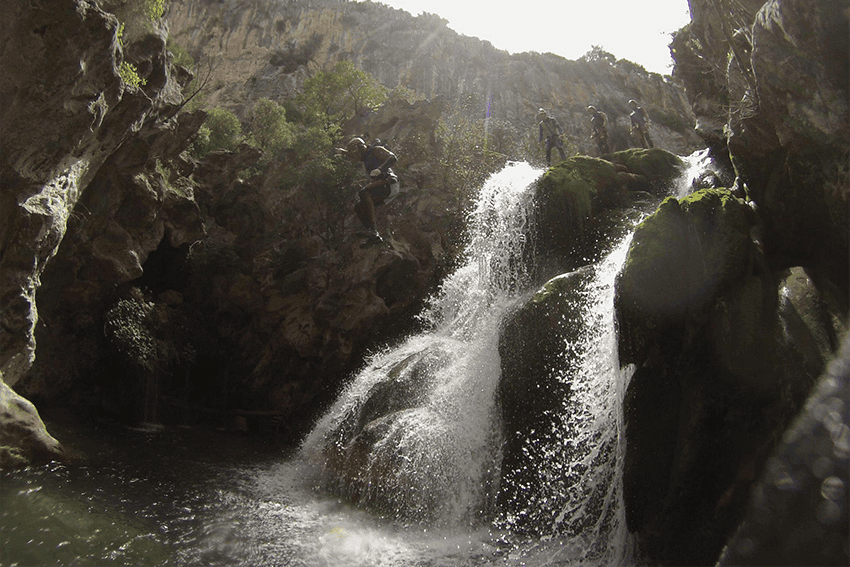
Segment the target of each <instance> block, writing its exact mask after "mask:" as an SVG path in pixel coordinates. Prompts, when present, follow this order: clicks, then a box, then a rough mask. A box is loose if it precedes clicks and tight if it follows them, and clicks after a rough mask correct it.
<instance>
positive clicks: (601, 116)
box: [587, 106, 611, 156]
mask: <svg viewBox="0 0 850 567" xmlns="http://www.w3.org/2000/svg"><path fill="white" fill-rule="evenodd" d="M587 112H588V114H590V130H591V131H590V137H591V139H593V140H594V141H595V142H596V147H597V148H599V155H603V156H604V155H605V154H607V153H609V152H610V151H611V149H610V148H609V147H608V129H607V128H606V126H607V125H608V116H607V115H606V114H605V113H604V112H602V111H601V110H596V107H595V106H588V107H587Z"/></svg>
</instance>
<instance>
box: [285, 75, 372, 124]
mask: <svg viewBox="0 0 850 567" xmlns="http://www.w3.org/2000/svg"><path fill="white" fill-rule="evenodd" d="M298 100H299V103H300V105H301V106H302V108H303V109H304V117H305V119H306V120H307V121H309V122H316V121H321V120H327V121H328V122H329V123H336V124H342V123H343V122H345V121H346V120H348V119H349V118H352V117H354V116H358V115H359V114H361V113H362V112H363V111H364V110H367V109H373V108H377V107H378V106H380V105H381V104H383V102H384V101H385V100H387V89H386V87H384V86H383V85H381V84H380V83H379V82H378V81H377V80H375V78H374V77H373V76H372V75H370V74H369V73H366V72H365V71H362V70H360V69H357V68H355V67H354V64H352V63H351V62H350V61H340V62H339V63H337V64H336V66H334V68H333V70H331V71H320V72H319V73H316V74H315V75H313V76H312V77H310V78H309V79H307V80H306V81H304V91H303V92H302V93H301V94H300V95H299V97H298Z"/></svg>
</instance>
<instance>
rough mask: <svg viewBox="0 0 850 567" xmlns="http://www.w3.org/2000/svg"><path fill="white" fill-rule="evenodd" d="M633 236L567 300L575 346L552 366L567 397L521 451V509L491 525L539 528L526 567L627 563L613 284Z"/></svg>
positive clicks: (621, 374) (622, 380)
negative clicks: (527, 466) (524, 468)
mask: <svg viewBox="0 0 850 567" xmlns="http://www.w3.org/2000/svg"><path fill="white" fill-rule="evenodd" d="M632 235H633V232H631V231H630V232H629V233H628V235H627V236H625V237H624V238H622V239H621V240H620V241H619V242H617V243H615V246H614V248H613V250H612V251H610V252H609V253H608V255H607V256H606V257H605V258H604V259H603V260H602V261H601V262H599V263H598V264H596V265H594V266H593V267H592V274H591V275H590V277H589V278H587V280H586V283H585V284H584V285H582V286H581V290H580V292H579V293H578V294H577V295H578V297H576V298H574V299H573V301H576V302H577V303H579V305H580V311H581V314H582V316H581V319H582V321H581V325H582V331H581V332H580V333H579V336H580V337H581V340H579V341H576V342H575V343H574V344H569V345H565V350H564V359H562V360H560V361H557V360H556V361H553V366H552V371H553V373H555V374H557V376H556V378H557V379H558V380H561V381H564V382H569V383H570V385H571V388H570V394H569V396H568V397H567V399H565V400H564V402H563V407H562V408H561V411H560V414H559V415H558V416H557V418H556V419H555V420H554V423H553V425H552V428H551V430H549V431H544V432H540V433H539V435H538V436H536V437H533V438H529V439H528V440H527V441H526V445H525V446H524V448H523V452H524V453H525V455H526V457H527V459H528V461H529V462H530V463H533V466H534V469H533V471H534V472H533V474H534V475H535V476H536V477H537V479H538V481H537V482H534V483H532V484H533V486H534V489H533V490H531V491H530V492H526V493H525V494H523V497H524V498H525V501H526V503H525V508H524V509H523V510H522V511H521V512H520V513H519V514H509V515H505V516H502V517H501V518H499V520H498V522H497V524H499V525H501V526H502V527H504V528H505V529H507V530H508V531H513V529H514V528H515V527H517V526H518V525H521V524H522V523H523V522H527V521H529V520H532V521H536V522H537V524H538V525H540V526H541V527H540V528H539V529H538V531H536V532H535V533H533V534H532V540H531V541H530V542H529V543H528V546H530V549H527V550H526V551H525V552H524V556H525V557H534V558H536V560H535V561H533V562H529V563H528V564H530V565H537V564H555V565H583V566H586V565H623V564H626V563H627V562H628V561H629V559H630V549H629V536H628V531H627V529H626V521H625V511H624V509H623V505H622V502H623V495H622V464H623V458H624V455H625V435H624V429H623V412H622V406H623V398H624V395H625V389H626V386H627V385H628V379H629V378H630V376H631V374H632V372H633V369H632V368H626V369H622V370H621V368H620V364H619V358H618V355H617V332H616V324H615V319H614V282H615V278H616V276H617V274H618V273H619V271H620V269H621V268H622V266H623V263H624V262H625V259H626V255H627V253H628V250H629V245H630V243H631V239H632ZM568 358H569V359H572V360H567V359H568ZM505 481H506V482H511V481H512V479H510V478H508V479H505ZM525 482H528V480H527V479H526V480H525ZM518 515H521V516H523V517H522V518H518V517H517V516H518Z"/></svg>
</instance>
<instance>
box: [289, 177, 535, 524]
mask: <svg viewBox="0 0 850 567" xmlns="http://www.w3.org/2000/svg"><path fill="white" fill-rule="evenodd" d="M540 173H541V172H540V171H539V170H536V169H534V168H532V167H531V166H529V165H528V164H525V163H510V164H509V165H508V166H506V167H505V168H504V169H503V170H502V171H501V172H499V173H497V174H495V175H494V176H492V177H491V178H490V179H489V180H488V181H487V183H486V184H485V185H484V186H483V187H482V189H481V192H480V194H479V199H478V202H477V205H476V207H475V208H474V210H472V211H471V213H470V218H469V227H470V228H469V242H468V245H467V249H466V253H465V256H464V258H463V261H462V262H461V263H460V267H459V268H458V269H457V270H456V271H455V272H454V273H453V274H452V275H451V276H450V277H448V278H447V279H446V281H445V282H444V283H443V285H442V287H441V289H440V291H439V293H437V294H436V296H435V297H434V298H433V299H432V300H431V301H430V304H429V306H428V308H427V309H426V310H425V312H424V313H423V314H422V315H421V317H422V319H423V320H424V321H425V322H426V323H427V326H428V327H429V328H430V330H429V331H428V332H427V333H424V334H422V335H419V336H414V337H411V338H409V339H408V340H406V341H405V342H404V343H402V344H401V345H399V346H397V347H395V348H392V349H390V350H388V351H386V352H383V353H379V354H377V355H376V356H374V357H372V358H371V360H369V361H368V363H367V364H366V367H365V368H364V369H363V370H362V371H361V372H360V373H359V374H358V375H357V376H356V377H355V378H354V380H353V381H352V383H351V384H350V385H349V386H348V388H347V390H346V391H345V392H344V393H343V394H342V395H341V396H340V398H339V399H338V401H337V402H336V404H335V405H334V406H333V407H332V408H331V410H330V411H329V412H328V413H327V414H326V415H325V416H324V418H323V419H322V420H321V421H320V422H319V423H318V425H317V426H316V428H315V429H314V430H313V432H312V433H311V434H310V435H309V436H308V437H307V439H306V440H305V441H304V443H303V445H302V448H301V455H302V457H303V458H304V460H306V461H308V462H311V463H314V464H317V465H318V466H319V468H320V469H321V471H322V472H321V475H322V482H323V483H324V485H325V486H326V487H327V488H329V489H331V490H332V491H333V492H335V493H337V494H341V495H343V496H345V497H347V498H348V499H349V500H350V501H353V502H356V503H361V504H366V505H368V506H370V507H371V508H372V509H377V510H379V511H380V512H381V513H383V514H385V515H388V516H391V517H394V518H398V519H403V520H405V521H416V522H427V523H429V524H431V525H443V526H451V525H458V524H461V525H475V524H478V523H480V522H482V521H483V520H484V519H485V518H486V516H487V512H488V510H487V509H488V505H489V503H490V502H491V501H492V499H493V495H494V492H495V490H496V488H497V483H498V472H499V461H500V445H501V430H500V426H499V422H498V415H499V412H498V408H497V407H496V405H495V392H496V388H497V386H498V380H499V374H500V368H499V356H498V349H497V345H498V334H499V322H500V320H501V317H502V314H503V313H504V311H505V309H507V308H508V307H509V306H510V305H511V302H512V301H513V300H515V299H514V298H515V296H516V293H517V291H518V290H519V289H521V288H522V282H523V281H524V280H525V278H526V276H527V274H526V273H525V269H524V266H525V264H524V262H523V257H524V256H525V255H526V253H527V250H526V248H527V242H526V240H525V232H526V228H527V224H528V222H529V219H530V217H531V214H532V203H531V197H532V192H531V190H530V187H531V186H532V182H533V181H534V180H535V179H536V178H537V177H538V176H539V175H540Z"/></svg>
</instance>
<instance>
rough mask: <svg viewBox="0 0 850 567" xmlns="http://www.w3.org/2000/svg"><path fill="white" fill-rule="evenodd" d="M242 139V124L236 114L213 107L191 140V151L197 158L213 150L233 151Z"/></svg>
mask: <svg viewBox="0 0 850 567" xmlns="http://www.w3.org/2000/svg"><path fill="white" fill-rule="evenodd" d="M241 140H242V125H241V124H240V122H239V119H238V118H236V115H235V114H233V113H232V112H230V111H229V110H227V109H224V108H213V109H212V110H210V111H209V115H208V116H207V119H206V121H205V122H204V124H203V126H201V128H200V129H199V130H198V136H197V137H196V138H195V141H194V142H192V147H191V153H192V155H193V156H195V157H196V158H198V159H201V158H203V157H205V156H206V155H207V154H208V153H210V152H212V151H215V150H229V151H233V150H235V149H236V146H238V145H239V143H240V142H241Z"/></svg>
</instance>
